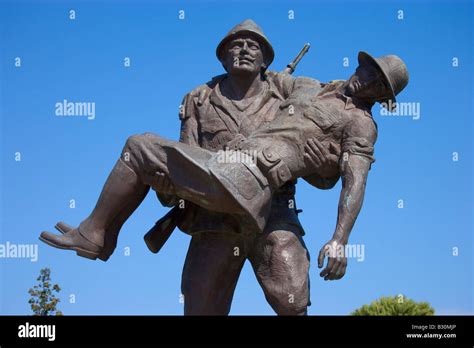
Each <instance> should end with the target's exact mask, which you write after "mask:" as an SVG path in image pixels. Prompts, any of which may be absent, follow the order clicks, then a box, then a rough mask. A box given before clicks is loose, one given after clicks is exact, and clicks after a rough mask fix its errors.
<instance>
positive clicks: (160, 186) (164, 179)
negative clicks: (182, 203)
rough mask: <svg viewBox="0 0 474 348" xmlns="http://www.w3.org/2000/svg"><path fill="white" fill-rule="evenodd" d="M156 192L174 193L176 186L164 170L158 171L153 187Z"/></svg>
mask: <svg viewBox="0 0 474 348" xmlns="http://www.w3.org/2000/svg"><path fill="white" fill-rule="evenodd" d="M151 188H152V189H153V190H155V191H156V192H160V193H166V194H174V193H175V188H174V185H173V183H172V182H171V180H170V179H169V177H168V175H166V174H165V173H162V172H156V173H155V177H154V181H153V185H152V187H151Z"/></svg>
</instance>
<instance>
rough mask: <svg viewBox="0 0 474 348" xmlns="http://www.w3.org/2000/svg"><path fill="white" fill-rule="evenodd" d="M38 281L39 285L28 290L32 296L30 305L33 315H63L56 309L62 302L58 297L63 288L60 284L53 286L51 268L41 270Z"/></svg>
mask: <svg viewBox="0 0 474 348" xmlns="http://www.w3.org/2000/svg"><path fill="white" fill-rule="evenodd" d="M36 280H37V281H38V282H39V284H38V285H35V286H33V288H32V289H30V290H28V293H29V294H30V295H31V298H30V299H29V301H28V303H29V304H30V305H31V310H32V311H33V315H63V314H62V312H61V311H59V310H58V309H57V308H56V306H57V304H58V303H59V302H60V299H59V298H57V297H56V295H57V294H59V292H60V291H61V288H60V287H59V285H58V284H54V285H53V286H51V270H50V269H49V268H43V269H41V271H40V275H39V277H38V278H36Z"/></svg>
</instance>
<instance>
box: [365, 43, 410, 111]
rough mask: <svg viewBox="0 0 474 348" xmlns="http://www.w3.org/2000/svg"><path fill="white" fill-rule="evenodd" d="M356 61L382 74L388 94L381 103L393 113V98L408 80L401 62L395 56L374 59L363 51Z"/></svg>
mask: <svg viewBox="0 0 474 348" xmlns="http://www.w3.org/2000/svg"><path fill="white" fill-rule="evenodd" d="M358 60H359V65H361V66H364V65H367V64H368V65H372V66H375V67H377V68H378V69H379V71H380V72H382V76H383V77H384V79H385V81H386V82H387V85H388V86H389V94H388V95H387V98H386V99H385V100H382V101H381V103H382V105H384V107H386V108H387V109H388V110H389V111H394V110H395V109H396V105H397V104H396V98H395V96H396V95H397V94H398V93H400V92H401V91H402V90H403V89H404V88H405V87H406V85H407V84H408V80H409V75H408V70H407V67H406V65H405V63H404V62H403V60H401V59H400V57H398V56H396V55H388V56H382V57H380V58H374V57H372V56H371V55H370V54H368V53H367V52H363V51H361V52H359V56H358Z"/></svg>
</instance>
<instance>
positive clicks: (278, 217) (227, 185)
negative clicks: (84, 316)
mask: <svg viewBox="0 0 474 348" xmlns="http://www.w3.org/2000/svg"><path fill="white" fill-rule="evenodd" d="M273 55H274V53H273V49H272V47H271V45H270V43H269V42H268V40H267V39H266V37H265V36H264V35H263V33H262V31H261V30H260V29H259V28H258V27H257V26H256V25H255V24H254V23H253V22H251V21H245V22H243V23H242V24H240V25H238V26H237V27H236V28H234V29H233V30H232V31H231V32H230V33H229V34H228V35H227V36H226V37H225V38H224V39H223V40H222V42H221V43H220V44H219V46H218V48H217V56H218V58H219V59H220V61H221V62H222V64H223V66H224V68H225V69H226V70H227V74H226V75H223V76H220V77H218V78H215V79H213V80H212V81H211V82H210V83H208V84H207V85H205V86H201V87H199V88H198V89H197V90H196V91H193V92H191V93H190V94H188V95H187V96H186V97H185V101H184V103H183V105H184V110H183V112H181V114H180V118H181V119H182V129H181V139H180V141H181V142H180V143H178V142H174V141H169V140H166V139H163V138H162V137H160V136H157V135H154V134H151V133H146V134H144V135H136V136H132V137H130V138H129V139H128V140H127V142H126V144H125V146H124V149H123V151H122V156H121V158H120V159H119V160H118V161H117V163H116V165H115V167H114V169H113V170H112V172H111V173H110V175H109V177H108V179H107V182H106V183H105V185H104V188H103V190H102V193H101V195H100V197H99V200H98V202H97V205H96V207H95V208H94V210H93V212H92V213H91V215H90V216H89V217H88V218H87V219H85V220H84V221H83V222H81V224H80V225H79V227H78V228H72V227H70V226H68V225H66V224H64V223H58V225H57V228H58V229H59V230H61V231H62V232H64V233H65V234H64V235H54V234H51V233H49V232H43V233H42V234H41V237H40V239H41V240H43V241H44V242H46V243H48V244H50V245H52V246H55V247H58V248H63V249H71V250H75V251H76V252H77V254H78V255H80V256H84V257H88V258H91V259H96V258H97V257H99V258H101V259H104V260H106V259H107V258H108V256H110V254H111V252H112V251H113V249H114V248H115V244H116V238H117V235H118V232H119V230H120V228H121V226H122V225H123V223H124V222H125V220H126V219H127V218H128V217H129V216H130V215H131V214H132V213H133V211H134V210H135V209H136V207H138V205H139V204H140V203H141V201H142V200H143V198H144V197H145V195H146V194H147V192H148V190H149V188H150V187H151V188H152V189H154V190H155V191H156V192H157V193H158V197H159V198H160V200H161V201H162V203H164V204H165V205H169V206H172V205H175V204H176V203H177V200H178V199H185V200H186V209H183V210H182V211H178V210H176V208H173V209H175V210H174V211H175V212H174V213H171V216H172V217H171V218H170V219H168V218H166V219H165V221H166V222H167V224H169V223H170V221H171V222H172V221H174V222H176V223H177V224H178V226H179V227H180V229H182V230H184V231H186V232H188V233H190V234H192V235H193V238H192V240H191V245H190V249H189V251H188V255H187V258H186V264H185V268H184V271H183V283H182V288H183V294H184V296H185V314H227V313H228V312H229V310H230V303H231V300H232V295H233V292H234V289H235V285H236V282H237V279H238V275H239V274H240V270H241V268H242V265H243V262H244V261H245V259H246V258H249V260H250V261H251V262H252V266H253V268H254V270H255V273H256V275H257V278H258V280H259V282H260V284H261V285H262V288H263V290H264V292H265V296H266V298H267V300H268V301H269V303H270V304H271V305H272V307H273V308H274V310H275V311H276V312H277V313H278V314H293V315H298V314H302V315H304V314H306V309H307V306H308V304H309V280H308V267H309V259H308V254H307V250H306V247H305V245H304V242H303V240H302V235H303V233H304V232H303V229H302V227H301V225H300V224H299V221H298V219H297V216H296V208H295V207H294V205H291V204H289V202H290V201H292V202H294V183H295V181H296V179H297V178H300V177H301V178H305V179H306V180H307V181H309V182H310V183H312V184H314V185H315V186H316V187H319V188H330V187H332V186H334V184H335V182H336V181H337V179H338V176H339V173H340V174H341V176H342V178H343V187H342V192H341V198H340V202H339V214H338V221H337V227H336V231H335V233H334V236H333V238H332V239H331V240H330V241H329V242H328V243H327V244H326V245H325V246H324V247H323V248H322V249H321V251H320V255H319V258H318V265H319V267H322V265H323V260H324V256H325V252H326V250H327V249H328V247H329V248H332V250H335V249H337V248H338V247H339V246H343V245H345V244H346V243H347V241H348V237H349V233H350V232H351V229H352V226H353V224H354V222H355V219H356V217H357V215H358V213H359V210H360V208H361V205H362V199H363V195H364V191H365V183H366V178H367V174H368V171H369V169H370V165H371V163H372V162H373V146H374V144H375V140H376V136H377V131H376V125H375V123H374V121H373V119H372V116H371V113H370V110H371V107H372V106H373V104H374V103H375V102H386V101H389V100H391V101H392V103H390V104H389V105H394V104H393V102H394V101H395V95H396V94H398V93H399V92H400V91H401V90H402V89H403V88H404V87H405V86H406V84H407V82H408V73H407V70H406V67H405V65H404V63H403V62H402V61H401V60H400V59H399V58H398V57H396V56H386V57H381V58H373V57H371V56H370V55H369V54H367V53H364V52H360V53H359V67H358V68H357V70H356V72H355V74H354V75H353V76H352V77H351V78H350V79H349V80H347V81H345V82H339V83H335V84H329V85H326V86H325V87H324V88H322V87H323V86H322V85H321V84H320V83H319V82H318V81H316V80H312V79H308V78H292V77H291V76H289V75H288V74H281V73H273V72H269V71H266V69H267V67H268V66H269V65H270V63H271V61H272V60H273ZM224 150H226V151H231V152H233V153H234V154H239V158H240V159H241V160H238V161H222V152H223V151H224ZM251 154H256V155H255V156H254V157H252V156H251ZM334 158H336V159H338V164H337V165H336V166H335V165H334V164H335V163H336V162H335V161H334ZM242 159H244V160H242ZM334 167H335V168H334ZM162 222H163V220H162ZM162 229H163V228H161V230H162ZM236 248H237V249H236ZM236 250H237V252H236ZM346 265H347V261H346V259H345V257H343V256H340V255H338V256H335V255H333V256H331V255H329V261H328V264H327V267H326V268H325V269H324V270H323V271H322V272H321V276H323V277H324V278H325V279H326V280H328V279H331V280H332V279H339V278H341V277H342V276H343V275H344V273H345V269H346Z"/></svg>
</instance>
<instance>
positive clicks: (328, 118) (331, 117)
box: [303, 104, 338, 131]
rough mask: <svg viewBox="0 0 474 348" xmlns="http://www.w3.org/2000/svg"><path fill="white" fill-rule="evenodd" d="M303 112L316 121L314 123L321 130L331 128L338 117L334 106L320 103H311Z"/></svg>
mask: <svg viewBox="0 0 474 348" xmlns="http://www.w3.org/2000/svg"><path fill="white" fill-rule="evenodd" d="M303 114H304V116H305V117H307V118H309V119H310V120H311V121H313V122H314V123H316V125H317V126H318V127H319V128H321V129H322V130H323V131H325V130H328V129H329V128H331V127H332V126H333V125H334V124H335V123H336V121H337V119H338V117H337V111H336V110H334V108H331V107H327V106H325V105H322V104H313V105H311V106H310V107H309V108H307V109H306V110H305V111H304V113H303Z"/></svg>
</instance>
